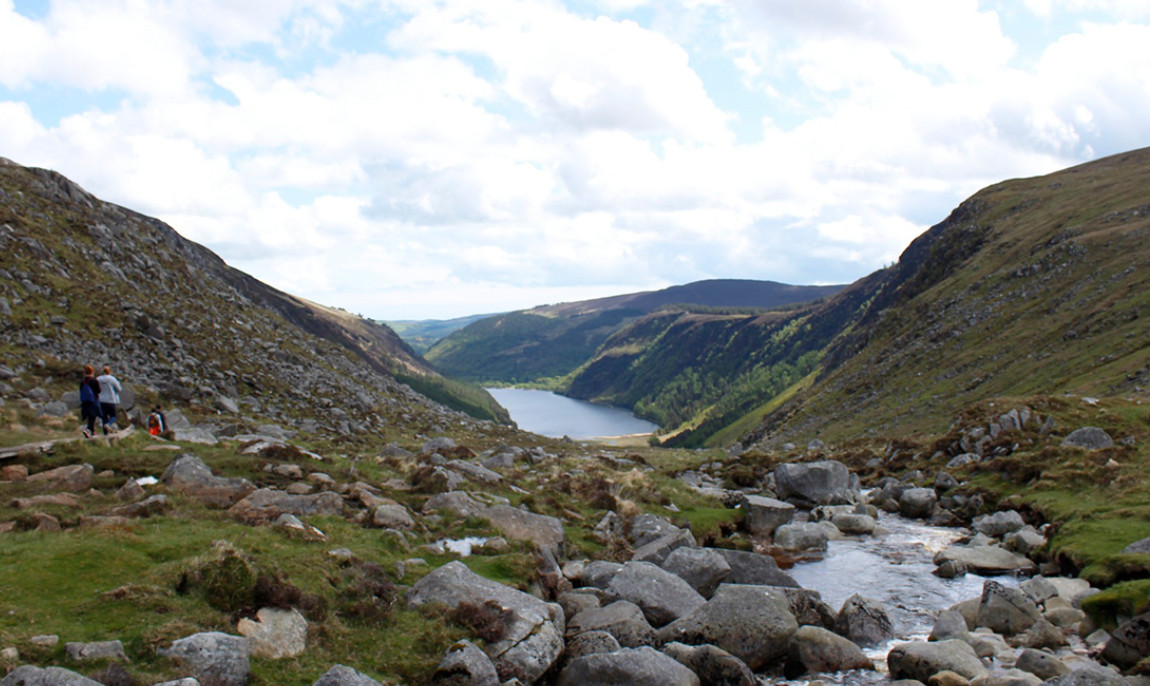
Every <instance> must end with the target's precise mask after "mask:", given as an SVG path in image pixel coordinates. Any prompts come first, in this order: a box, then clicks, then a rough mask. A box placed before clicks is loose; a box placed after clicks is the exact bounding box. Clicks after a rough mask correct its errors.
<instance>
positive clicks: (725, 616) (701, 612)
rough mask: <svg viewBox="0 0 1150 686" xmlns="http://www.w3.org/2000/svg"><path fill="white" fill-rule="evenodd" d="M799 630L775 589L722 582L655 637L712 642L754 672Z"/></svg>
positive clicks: (782, 651) (781, 653)
mask: <svg viewBox="0 0 1150 686" xmlns="http://www.w3.org/2000/svg"><path fill="white" fill-rule="evenodd" d="M798 628H799V625H798V622H796V621H795V617H794V615H793V614H791V611H790V608H789V607H788V606H787V600H786V597H785V596H784V595H783V593H782V591H781V590H780V589H775V588H770V587H767V586H746V585H735V584H723V585H722V586H719V588H718V590H716V591H715V595H714V597H712V598H711V599H710V600H708V601H707V602H706V604H704V605H702V606H700V607H699V608H697V609H696V610H695V611H694V612H692V613H691V614H689V615H687V616H686V617H683V618H682V619H678V620H676V621H674V622H672V623H671V624H668V625H667V626H665V627H663V628H662V629H660V630H659V632H658V638H659V640H660V641H662V642H664V643H669V642H672V641H677V642H680V643H687V644H690V645H700V644H713V645H716V646H718V647H720V648H722V649H723V650H726V651H727V652H729V653H731V654H732V655H734V656H735V657H737V658H739V659H740V660H742V661H743V662H745V663H746V664H747V666H748V667H750V668H751V669H752V670H755V671H758V670H760V669H762V668H763V667H765V666H767V665H769V664H771V663H772V662H774V661H775V660H778V659H780V658H782V657H784V656H785V655H786V650H787V645H788V643H789V641H790V639H791V636H792V635H793V634H794V633H795V631H796V630H798Z"/></svg>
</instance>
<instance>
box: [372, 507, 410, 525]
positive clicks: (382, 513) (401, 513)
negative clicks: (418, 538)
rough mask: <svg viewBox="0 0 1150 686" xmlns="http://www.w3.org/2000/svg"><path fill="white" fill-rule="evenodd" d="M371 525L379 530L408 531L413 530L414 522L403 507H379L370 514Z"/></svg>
mask: <svg viewBox="0 0 1150 686" xmlns="http://www.w3.org/2000/svg"><path fill="white" fill-rule="evenodd" d="M371 523H372V524H373V525H374V526H377V527H379V528H381V529H398V530H401V531H409V530H411V529H414V528H415V520H414V519H412V518H411V515H410V514H408V512H407V508H405V507H404V506H403V505H392V504H384V505H379V506H378V507H376V508H375V511H373V512H372V513H371Z"/></svg>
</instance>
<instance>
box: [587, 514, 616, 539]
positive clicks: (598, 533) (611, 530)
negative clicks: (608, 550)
mask: <svg viewBox="0 0 1150 686" xmlns="http://www.w3.org/2000/svg"><path fill="white" fill-rule="evenodd" d="M591 533H592V535H593V536H595V540H596V541H599V542H600V543H602V544H603V545H615V544H618V543H619V542H620V541H622V540H623V519H622V518H621V517H619V515H618V514H617V513H615V512H614V511H611V510H608V511H607V514H605V515H603V518H602V519H600V520H599V523H598V524H596V525H595V530H594V531H592V532H591Z"/></svg>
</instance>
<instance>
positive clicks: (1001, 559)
mask: <svg viewBox="0 0 1150 686" xmlns="http://www.w3.org/2000/svg"><path fill="white" fill-rule="evenodd" d="M947 562H951V563H954V564H959V565H962V566H963V567H964V568H965V569H966V570H967V571H968V572H973V573H975V574H982V575H984V576H994V575H996V574H1022V575H1029V574H1033V573H1035V572H1036V571H1038V566H1037V565H1035V564H1034V562H1033V561H1032V560H1030V559H1029V558H1027V557H1026V556H1025V555H1019V554H1017V553H1012V552H1010V551H1009V550H1006V549H1005V548H999V547H998V546H993V545H975V546H966V545H952V546H949V547H947V548H946V549H945V550H941V551H939V552H938V553H937V554H936V555H935V556H934V564H936V565H938V566H940V567H941V566H942V565H943V564H945V563H947Z"/></svg>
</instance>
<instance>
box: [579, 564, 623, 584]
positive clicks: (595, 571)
mask: <svg viewBox="0 0 1150 686" xmlns="http://www.w3.org/2000/svg"><path fill="white" fill-rule="evenodd" d="M622 570H623V565H622V564H621V563H619V562H608V561H606V560H595V561H593V562H589V563H588V564H587V566H586V567H584V568H583V574H581V575H580V576H579V582H580V583H581V584H582V585H584V586H591V587H593V588H601V589H604V590H606V589H607V587H608V586H610V585H611V580H612V579H614V578H615V575H616V574H618V573H619V572H621V571H622Z"/></svg>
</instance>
